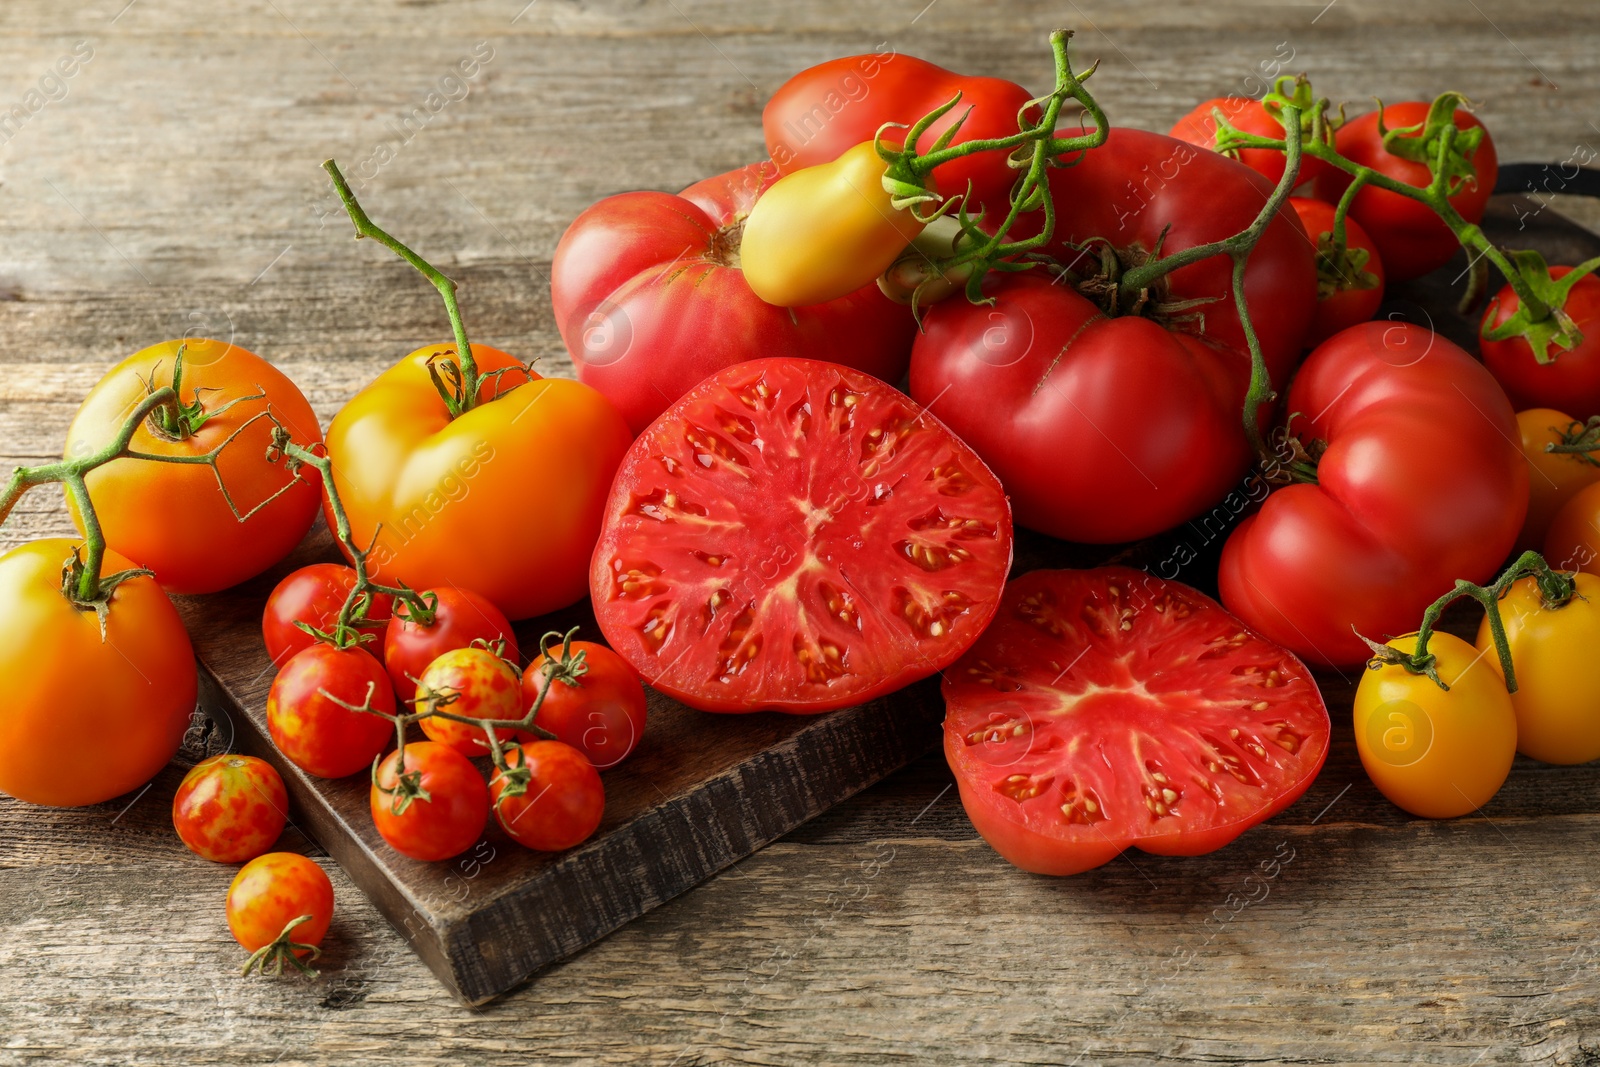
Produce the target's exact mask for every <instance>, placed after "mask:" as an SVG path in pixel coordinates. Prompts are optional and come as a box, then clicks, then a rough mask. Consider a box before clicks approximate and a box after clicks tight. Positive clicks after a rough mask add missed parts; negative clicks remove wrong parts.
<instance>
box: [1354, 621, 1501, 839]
mask: <svg viewBox="0 0 1600 1067" xmlns="http://www.w3.org/2000/svg"><path fill="white" fill-rule="evenodd" d="M1416 643H1417V640H1416V634H1407V635H1406V636H1404V637H1397V638H1395V639H1394V640H1392V641H1390V642H1389V646H1390V647H1391V648H1397V649H1399V650H1400V651H1402V652H1405V653H1407V654H1410V653H1412V652H1414V651H1415V650H1416ZM1428 651H1429V652H1430V653H1432V654H1433V655H1434V656H1435V657H1436V658H1437V662H1436V664H1435V668H1436V669H1437V670H1438V672H1439V677H1440V678H1441V679H1442V680H1443V681H1444V683H1445V684H1446V685H1448V686H1449V687H1450V689H1449V691H1446V690H1443V689H1440V688H1439V687H1438V685H1436V684H1435V683H1434V682H1433V680H1432V679H1431V678H1428V677H1427V676H1426V675H1422V674H1412V673H1411V672H1410V671H1408V670H1407V669H1406V668H1405V667H1402V666H1399V665H1396V664H1386V665H1384V666H1381V667H1379V668H1378V669H1377V670H1369V671H1363V672H1362V673H1361V682H1360V684H1359V685H1357V687H1356V700H1355V712H1354V714H1355V730H1356V751H1357V752H1359V753H1360V754H1361V764H1362V766H1364V767H1366V769H1367V775H1368V776H1369V777H1370V778H1371V779H1372V784H1373V785H1375V786H1377V787H1378V791H1379V792H1380V793H1382V794H1383V795H1384V796H1386V797H1388V798H1389V799H1390V800H1391V801H1393V802H1394V804H1395V805H1397V806H1398V807H1401V808H1404V809H1405V810H1406V811H1409V812H1410V813H1411V814H1413V815H1421V816H1422V817H1423V818H1426V819H1453V818H1455V817H1456V816H1457V815H1467V814H1470V813H1472V812H1474V811H1477V810H1478V809H1479V808H1481V807H1483V806H1484V805H1485V804H1487V803H1489V801H1490V800H1491V799H1493V797H1494V795H1495V794H1496V793H1497V792H1499V791H1500V787H1501V786H1502V785H1503V784H1505V780H1506V775H1507V774H1509V773H1510V772H1511V760H1512V757H1514V756H1515V755H1516V748H1517V716H1516V713H1515V712H1513V711H1512V708H1511V698H1510V697H1509V696H1508V695H1507V694H1506V689H1505V683H1504V682H1502V681H1501V680H1500V675H1499V674H1498V673H1497V672H1496V671H1495V670H1494V668H1493V666H1492V664H1493V663H1494V660H1495V656H1494V654H1493V653H1490V654H1489V655H1487V656H1485V655H1481V654H1480V653H1479V652H1478V650H1477V649H1475V648H1473V647H1472V646H1471V645H1469V644H1467V643H1466V642H1465V641H1463V640H1461V638H1459V637H1456V636H1455V635H1453V634H1447V633H1439V632H1435V633H1434V634H1433V636H1432V637H1430V638H1429V639H1428Z"/></svg>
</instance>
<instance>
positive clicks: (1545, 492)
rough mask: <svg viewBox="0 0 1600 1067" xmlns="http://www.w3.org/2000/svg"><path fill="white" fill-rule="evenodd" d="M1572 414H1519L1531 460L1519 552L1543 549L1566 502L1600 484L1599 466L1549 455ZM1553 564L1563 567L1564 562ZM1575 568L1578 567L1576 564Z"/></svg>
mask: <svg viewBox="0 0 1600 1067" xmlns="http://www.w3.org/2000/svg"><path fill="white" fill-rule="evenodd" d="M1572 422H1573V419H1572V416H1571V415H1567V414H1565V413H1563V412H1560V411H1556V410H1554V409H1553V408H1529V409H1528V410H1526V411H1519V412H1517V430H1518V431H1519V432H1520V434H1521V436H1522V454H1523V455H1525V456H1527V457H1528V517H1527V518H1525V519H1523V520H1522V533H1521V534H1519V535H1518V537H1517V551H1519V552H1521V551H1523V550H1524V549H1529V548H1532V549H1539V550H1543V548H1544V540H1545V535H1546V534H1547V533H1549V531H1550V523H1551V522H1552V521H1553V520H1554V519H1555V517H1556V512H1558V511H1560V510H1561V508H1562V506H1563V505H1565V504H1566V502H1567V501H1569V500H1571V499H1572V498H1573V497H1574V496H1576V495H1577V493H1578V490H1580V489H1582V488H1583V487H1584V486H1586V485H1589V484H1590V483H1592V482H1596V481H1600V466H1596V465H1595V464H1594V463H1592V462H1591V461H1590V460H1589V459H1587V458H1586V457H1584V456H1580V455H1577V454H1575V453H1572V452H1546V451H1545V450H1544V446H1545V445H1549V444H1560V443H1561V441H1562V437H1563V432H1564V431H1565V430H1566V428H1567V427H1568V426H1570V425H1572ZM1552 563H1554V564H1556V565H1560V563H1561V561H1559V560H1553V561H1552ZM1574 565H1575V564H1574Z"/></svg>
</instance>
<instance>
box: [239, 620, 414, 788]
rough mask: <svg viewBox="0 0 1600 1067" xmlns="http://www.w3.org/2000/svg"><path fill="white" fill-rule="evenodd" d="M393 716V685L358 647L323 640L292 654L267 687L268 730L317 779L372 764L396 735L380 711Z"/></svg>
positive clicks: (304, 769) (294, 762)
mask: <svg viewBox="0 0 1600 1067" xmlns="http://www.w3.org/2000/svg"><path fill="white" fill-rule="evenodd" d="M330 697H332V698H335V699H337V700H342V701H344V703H345V704H349V705H352V706H354V707H361V706H363V705H365V706H369V707H371V708H372V709H373V710H374V711H381V712H384V713H386V714H389V715H393V714H394V689H393V687H391V686H390V684H389V676H388V675H387V674H385V673H384V671H383V666H382V664H380V663H379V662H378V661H377V660H375V659H373V658H372V656H370V655H369V654H367V653H366V652H364V651H363V650H361V649H359V648H353V647H352V648H334V647H333V646H332V645H326V644H323V643H321V642H317V643H316V644H313V645H311V646H310V647H309V648H304V649H301V650H300V651H299V652H296V653H295V654H294V656H292V657H291V658H290V660H289V662H288V663H285V664H284V665H283V669H282V670H281V671H279V672H278V676H277V677H276V678H274V679H273V680H272V688H271V689H270V690H268V691H267V729H268V731H269V732H270V733H271V734H272V741H273V743H274V744H276V745H277V746H278V751H280V752H282V753H283V754H284V755H285V756H287V757H288V759H289V762H291V763H293V764H294V765H295V766H296V767H299V768H300V769H301V770H303V771H305V772H306V773H307V774H314V775H316V776H317V777H319V778H343V777H344V776H345V775H347V774H354V773H356V772H357V771H359V770H364V769H366V768H368V767H370V766H372V761H373V760H374V759H376V758H377V755H378V753H380V752H382V751H383V750H384V748H385V747H386V746H387V745H388V743H389V741H390V740H391V739H393V737H394V730H395V728H394V723H393V722H391V721H390V720H388V719H385V718H384V717H383V716H382V715H373V714H371V713H369V712H364V711H351V710H350V709H349V708H346V707H343V706H341V705H340V704H338V703H335V700H334V699H330Z"/></svg>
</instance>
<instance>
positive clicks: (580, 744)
mask: <svg viewBox="0 0 1600 1067" xmlns="http://www.w3.org/2000/svg"><path fill="white" fill-rule="evenodd" d="M571 652H572V654H573V655H574V656H576V655H577V654H578V653H579V652H582V653H583V658H584V672H583V673H582V674H580V675H578V676H577V677H576V678H568V677H566V676H565V675H563V674H562V673H561V672H560V671H559V670H558V669H557V668H558V665H559V664H560V661H561V657H560V654H559V653H557V654H556V655H555V657H554V658H552V657H550V656H547V655H541V656H540V657H539V658H538V659H535V660H534V661H533V662H532V663H530V664H528V669H527V670H525V671H523V672H522V706H523V711H524V712H526V711H527V710H528V709H530V708H532V707H533V705H534V703H535V702H536V701H538V699H539V693H540V691H541V690H543V689H544V688H545V687H546V685H547V684H548V686H549V690H550V691H549V692H548V693H546V694H545V698H544V703H543V704H540V705H539V714H538V716H537V717H536V718H535V719H534V721H535V722H536V723H538V724H539V725H540V726H542V727H544V728H545V729H546V730H549V731H550V732H551V733H553V734H555V735H556V738H557V740H560V741H565V742H566V743H567V744H569V745H571V746H572V747H573V748H575V749H577V750H578V751H580V752H582V753H583V754H584V755H585V756H587V757H588V758H589V762H590V763H592V764H594V765H595V767H596V768H598V769H599V770H602V771H603V770H608V769H610V768H612V767H615V766H616V765H617V764H619V763H621V762H622V761H623V760H624V759H626V758H627V757H628V753H630V752H632V751H633V750H634V748H635V747H636V746H637V745H638V744H639V739H640V738H641V737H643V736H644V721H645V708H646V701H645V695H644V686H643V685H642V684H641V683H640V681H639V674H638V672H637V671H635V670H634V669H633V668H632V667H630V666H628V662H627V661H626V660H624V659H623V658H622V657H621V656H619V655H617V654H616V653H615V652H613V651H611V650H610V649H609V648H607V647H606V646H605V645H597V644H595V643H594V642H593V641H574V642H572V649H571ZM552 676H554V680H551V678H552Z"/></svg>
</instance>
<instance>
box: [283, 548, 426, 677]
mask: <svg viewBox="0 0 1600 1067" xmlns="http://www.w3.org/2000/svg"><path fill="white" fill-rule="evenodd" d="M355 586H356V572H355V569H354V568H351V567H345V566H341V565H340V564H338V563H312V564H310V565H308V566H305V567H301V568H300V569H299V570H297V571H294V572H292V573H290V574H288V575H287V576H285V577H284V579H283V581H281V582H279V583H278V584H277V585H276V586H274V587H273V589H272V593H271V594H270V595H269V596H268V597H267V607H266V610H265V611H264V612H263V613H262V616H261V636H262V639H263V640H264V641H265V642H266V645H267V655H269V656H271V657H272V662H273V663H275V664H277V665H278V666H280V667H281V666H283V665H284V664H285V663H287V662H288V661H289V657H290V656H292V655H294V654H295V653H296V652H299V651H300V650H301V649H302V648H305V647H306V646H307V645H310V644H311V643H312V642H313V641H315V640H316V638H314V637H312V636H311V635H310V634H308V633H306V632H305V631H304V630H302V629H301V628H300V627H298V626H296V625H295V623H297V622H303V623H306V624H307V625H309V626H312V627H314V628H316V629H318V630H321V631H322V632H323V633H325V634H332V633H333V626H334V623H335V622H337V621H338V619H339V612H340V611H341V610H343V608H344V602H345V601H346V600H347V599H349V597H350V590H352V589H354V588H355ZM393 609H394V598H393V597H390V596H386V595H384V594H381V593H380V594H377V595H374V596H373V597H372V601H371V604H370V605H369V606H368V608H367V625H364V626H361V627H360V629H361V630H363V631H367V632H372V631H380V632H381V631H382V630H383V629H384V628H385V627H386V626H388V624H389V616H390V614H391V612H392V611H393Z"/></svg>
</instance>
